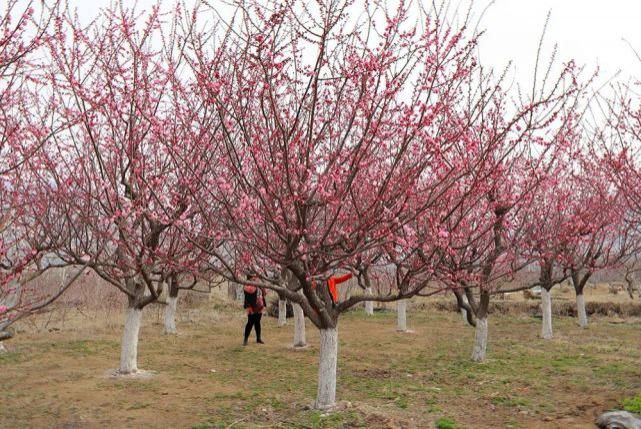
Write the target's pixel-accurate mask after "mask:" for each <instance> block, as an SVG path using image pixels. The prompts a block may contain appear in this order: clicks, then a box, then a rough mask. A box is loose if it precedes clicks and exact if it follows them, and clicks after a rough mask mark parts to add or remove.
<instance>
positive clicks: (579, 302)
mask: <svg viewBox="0 0 641 429" xmlns="http://www.w3.org/2000/svg"><path fill="white" fill-rule="evenodd" d="M576 313H577V315H578V317H579V326H580V327H582V328H587V327H588V313H586V312H585V297H584V296H583V294H581V295H577V296H576Z"/></svg>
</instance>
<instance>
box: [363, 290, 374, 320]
mask: <svg viewBox="0 0 641 429" xmlns="http://www.w3.org/2000/svg"><path fill="white" fill-rule="evenodd" d="M365 292H366V293H367V294H368V295H372V288H371V287H368V288H367V289H365ZM365 314H367V315H368V316H372V315H373V314H374V301H365Z"/></svg>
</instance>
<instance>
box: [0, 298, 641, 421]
mask: <svg viewBox="0 0 641 429" xmlns="http://www.w3.org/2000/svg"><path fill="white" fill-rule="evenodd" d="M179 311H180V320H179V323H178V329H179V331H180V335H179V336H177V337H166V336H163V335H161V334H160V331H161V326H160V325H159V320H160V318H159V315H160V314H159V311H158V310H154V309H152V310H151V311H146V315H145V317H146V321H145V325H144V326H143V330H142V333H141V339H140V347H139V366H140V367H141V368H143V369H146V370H152V371H155V372H156V373H155V375H154V376H152V377H150V378H146V379H117V378H111V377H109V374H108V371H109V369H112V368H114V367H115V366H116V364H117V361H118V356H119V338H120V334H121V332H120V329H121V323H122V321H121V319H120V316H117V315H113V314H112V315H111V316H110V319H109V320H107V321H106V322H105V321H104V320H103V317H101V315H100V314H97V313H96V314H94V313H87V312H84V313H82V314H81V313H78V312H76V311H69V312H67V313H66V314H65V320H64V323H63V322H62V320H60V319H59V318H56V317H52V318H50V319H49V321H48V324H47V328H43V326H42V321H43V318H45V317H48V315H41V316H38V319H37V320H34V321H32V322H31V323H30V324H27V325H23V326H22V329H23V332H20V333H19V335H18V336H17V337H16V338H15V339H14V340H12V341H11V342H10V343H8V344H7V347H8V348H9V349H10V352H9V353H8V354H5V355H2V356H0V373H1V374H2V377H0V400H1V404H2V407H0V426H1V427H43V428H44V427H47V428H49V427H67V428H73V427H83V428H91V427H172V428H173V427H186V428H189V427H221V428H223V427H230V426H231V427H234V428H243V427H250V428H253V427H270V428H271V427H274V428H277V427H280V428H330V427H331V428H343V427H368V428H377V427H408V428H413V427H415V428H426V427H434V425H435V421H436V420H437V419H439V418H447V419H450V420H452V421H454V422H456V424H457V425H459V427H467V428H494V427H515V428H516V427H518V428H528V427H531V428H539V427H546V428H554V427H558V428H561V427H562V428H585V427H591V424H592V422H593V421H594V419H595V417H596V416H597V415H598V414H600V413H601V412H603V411H604V410H607V409H610V408H612V407H615V406H617V405H618V404H620V403H621V402H622V400H623V399H624V398H626V397H630V396H634V395H635V394H637V393H638V392H639V390H640V388H641V367H639V365H638V362H639V360H640V358H641V352H640V351H639V347H638V338H639V330H640V329H641V323H640V322H639V320H638V319H628V320H626V321H625V322H623V321H621V320H619V319H613V318H608V317H597V318H593V319H592V320H591V322H592V324H591V326H590V328H589V329H588V330H581V329H579V328H578V327H576V325H575V322H574V320H573V319H571V318H560V319H559V318H557V319H555V334H556V335H557V337H556V338H555V339H554V340H551V341H543V340H541V339H538V337H537V334H538V332H539V329H540V326H539V323H540V321H539V320H537V319H536V318H533V317H530V316H527V315H521V316H515V315H495V316H492V317H491V318H490V346H489V361H488V362H487V363H485V364H480V365H479V364H473V363H471V362H470V361H469V359H468V357H469V354H470V351H471V341H472V337H473V331H472V330H471V328H469V327H467V326H465V325H464V324H463V323H462V320H461V318H460V316H458V315H457V314H455V313H448V312H440V311H435V310H433V309H432V310H421V311H419V310H417V309H414V310H413V311H412V309H410V314H409V324H410V327H411V328H412V329H413V330H414V331H415V333H414V334H405V335H404V334H397V333H395V332H394V328H395V320H394V318H395V314H394V313H393V312H381V313H376V314H375V316H373V317H367V316H365V315H364V314H363V313H362V312H361V311H355V312H351V313H349V314H347V315H345V316H344V317H343V318H342V319H341V322H340V326H339V339H340V346H339V375H338V384H339V387H338V397H339V399H341V400H342V401H343V402H342V404H341V409H340V410H339V411H337V412H335V413H331V414H328V415H323V414H320V413H318V412H315V411H312V410H307V409H305V407H306V405H308V404H309V403H311V401H312V400H313V398H314V395H315V388H316V370H317V366H316V363H317V358H318V355H317V353H318V347H317V344H318V333H317V331H316V330H315V329H314V328H313V327H311V326H309V328H308V337H309V342H310V344H311V346H310V347H309V348H308V349H306V350H304V351H293V350H291V349H289V348H288V345H289V343H290V342H291V337H292V335H293V334H292V331H293V327H292V326H291V323H292V322H291V321H289V322H288V325H287V326H286V327H284V328H281V329H278V328H277V327H276V321H275V319H271V318H268V319H267V320H266V321H265V323H264V331H265V335H264V337H265V339H266V341H267V344H266V345H265V346H259V345H256V344H250V345H249V346H248V347H246V348H243V347H242V346H240V340H241V338H240V335H241V329H242V325H243V321H244V318H243V315H242V309H241V308H240V305H238V304H235V303H234V304H229V303H222V302H220V301H217V302H210V303H203V304H202V305H201V306H200V307H198V308H192V309H188V310H187V309H185V308H183V309H179Z"/></svg>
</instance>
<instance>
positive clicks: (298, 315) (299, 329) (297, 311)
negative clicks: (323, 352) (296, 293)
mask: <svg viewBox="0 0 641 429" xmlns="http://www.w3.org/2000/svg"><path fill="white" fill-rule="evenodd" d="M292 306H293V308H294V347H305V346H306V345H307V340H306V339H305V313H304V312H303V308H302V307H301V306H300V305H298V304H296V303H292Z"/></svg>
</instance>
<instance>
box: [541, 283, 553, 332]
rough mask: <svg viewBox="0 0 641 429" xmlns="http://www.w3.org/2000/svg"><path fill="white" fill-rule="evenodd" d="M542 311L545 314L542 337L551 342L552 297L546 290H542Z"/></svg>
mask: <svg viewBox="0 0 641 429" xmlns="http://www.w3.org/2000/svg"><path fill="white" fill-rule="evenodd" d="M541 310H542V313H543V319H542V324H541V337H542V338H543V339H545V340H549V339H551V338H552V295H551V294H550V292H549V291H548V290H547V289H545V288H542V289H541Z"/></svg>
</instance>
